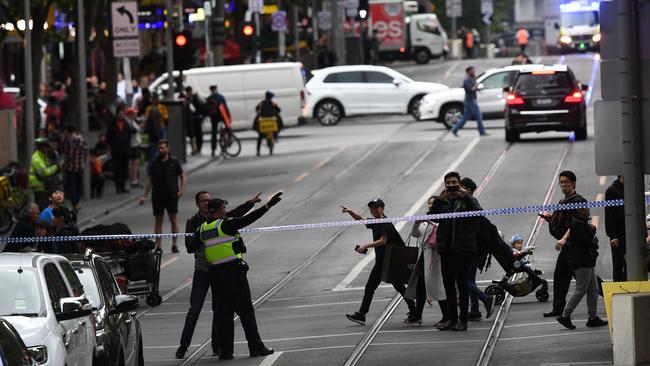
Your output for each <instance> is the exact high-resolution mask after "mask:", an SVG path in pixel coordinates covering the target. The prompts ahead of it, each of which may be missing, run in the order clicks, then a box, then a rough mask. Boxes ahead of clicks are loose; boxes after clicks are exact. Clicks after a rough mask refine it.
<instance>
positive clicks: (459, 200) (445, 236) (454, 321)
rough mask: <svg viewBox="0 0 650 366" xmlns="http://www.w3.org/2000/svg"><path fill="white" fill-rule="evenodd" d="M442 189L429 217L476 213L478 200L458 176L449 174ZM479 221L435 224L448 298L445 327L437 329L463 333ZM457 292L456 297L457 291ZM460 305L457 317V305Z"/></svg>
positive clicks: (468, 220) (446, 221)
mask: <svg viewBox="0 0 650 366" xmlns="http://www.w3.org/2000/svg"><path fill="white" fill-rule="evenodd" d="M444 183H445V189H444V190H443V191H442V192H441V193H440V199H438V200H435V202H434V203H433V206H432V207H431V210H429V214H445V213H455V212H462V211H477V210H480V209H481V207H480V206H479V204H478V200H476V199H475V198H474V197H472V196H471V195H470V193H469V191H468V190H467V189H465V188H463V187H462V186H461V185H460V175H459V174H458V173H457V172H449V173H447V174H445V177H444ZM479 223H480V221H479V218H476V217H466V218H454V219H444V220H440V221H439V225H438V253H440V265H441V267H442V268H441V269H442V281H443V283H444V286H445V294H446V295H447V306H448V309H447V316H448V318H449V321H448V322H447V324H445V325H442V326H440V327H439V328H438V329H439V330H442V331H445V330H455V331H466V330H467V319H468V316H467V310H468V306H469V289H468V277H469V268H470V261H471V260H472V257H473V256H474V255H475V253H476V249H477V246H476V235H477V231H478V225H479ZM457 289H458V297H457V296H456V290H457ZM456 298H458V299H459V302H460V314H459V312H458V308H457V305H456Z"/></svg>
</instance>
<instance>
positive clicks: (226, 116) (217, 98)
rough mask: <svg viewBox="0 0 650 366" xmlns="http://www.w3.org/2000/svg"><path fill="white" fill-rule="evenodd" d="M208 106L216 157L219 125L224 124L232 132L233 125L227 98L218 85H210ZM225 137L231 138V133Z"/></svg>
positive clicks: (212, 143) (212, 142)
mask: <svg viewBox="0 0 650 366" xmlns="http://www.w3.org/2000/svg"><path fill="white" fill-rule="evenodd" d="M206 105H207V109H208V115H209V116H210V122H211V123H212V131H211V137H212V139H211V141H210V145H211V148H212V156H214V152H215V150H217V131H218V130H219V123H220V122H223V123H224V124H225V126H226V129H227V130H230V127H231V124H232V116H231V114H230V110H229V109H228V104H227V103H226V98H224V96H223V95H221V94H219V92H218V91H217V86H216V85H210V96H209V97H208V98H207V99H206ZM224 136H229V133H228V134H225V135H224ZM224 145H228V142H227V141H225V142H224Z"/></svg>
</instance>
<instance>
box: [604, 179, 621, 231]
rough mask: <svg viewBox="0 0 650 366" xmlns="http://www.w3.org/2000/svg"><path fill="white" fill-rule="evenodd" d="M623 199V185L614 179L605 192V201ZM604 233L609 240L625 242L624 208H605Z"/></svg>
mask: <svg viewBox="0 0 650 366" xmlns="http://www.w3.org/2000/svg"><path fill="white" fill-rule="evenodd" d="M618 199H623V183H621V181H620V180H618V179H616V180H615V181H614V183H612V185H611V186H609V188H607V191H605V200H608V201H609V200H618ZM605 232H606V233H607V236H608V237H609V238H610V239H619V240H625V207H624V206H613V207H605Z"/></svg>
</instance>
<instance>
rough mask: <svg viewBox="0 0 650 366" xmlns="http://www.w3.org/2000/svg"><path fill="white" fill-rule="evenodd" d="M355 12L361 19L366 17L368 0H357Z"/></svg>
mask: <svg viewBox="0 0 650 366" xmlns="http://www.w3.org/2000/svg"><path fill="white" fill-rule="evenodd" d="M357 14H359V18H360V19H362V20H363V19H366V18H367V17H368V0H359V6H358V7H357Z"/></svg>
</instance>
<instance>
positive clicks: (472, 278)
mask: <svg viewBox="0 0 650 366" xmlns="http://www.w3.org/2000/svg"><path fill="white" fill-rule="evenodd" d="M479 260H480V257H479V256H478V255H476V254H475V255H472V258H471V259H470V262H469V271H468V275H467V276H468V278H467V286H468V288H469V302H470V311H471V312H472V313H477V312H479V307H478V305H479V304H478V301H479V300H481V301H482V302H483V303H485V302H486V301H487V298H488V297H487V295H486V294H485V292H483V291H481V290H480V289H479V288H478V287H477V286H476V271H477V270H478V262H479Z"/></svg>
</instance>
